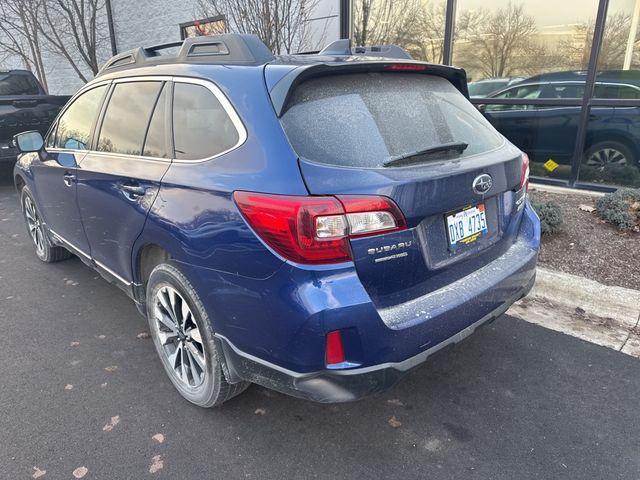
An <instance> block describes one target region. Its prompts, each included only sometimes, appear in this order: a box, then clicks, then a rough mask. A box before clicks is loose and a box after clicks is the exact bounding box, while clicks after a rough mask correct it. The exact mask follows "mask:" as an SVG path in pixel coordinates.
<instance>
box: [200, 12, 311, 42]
mask: <svg viewBox="0 0 640 480" xmlns="http://www.w3.org/2000/svg"><path fill="white" fill-rule="evenodd" d="M318 3H319V0H198V5H199V10H200V13H201V14H202V15H204V16H210V15H223V16H224V18H225V21H226V28H227V30H228V31H230V32H241V33H253V34H255V35H257V36H259V37H260V38H261V39H262V41H263V42H264V43H265V45H266V46H267V47H268V48H269V49H271V51H272V52H274V53H294V52H298V51H305V50H308V49H309V48H310V46H311V41H310V40H311V27H310V23H309V22H310V20H311V14H312V12H313V9H314V8H315V7H316V6H317V5H318Z"/></svg>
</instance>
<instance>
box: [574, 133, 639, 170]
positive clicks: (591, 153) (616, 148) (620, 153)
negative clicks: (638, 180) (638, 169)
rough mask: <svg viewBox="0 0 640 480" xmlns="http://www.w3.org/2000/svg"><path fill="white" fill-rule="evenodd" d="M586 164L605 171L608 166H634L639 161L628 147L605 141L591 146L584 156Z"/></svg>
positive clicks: (619, 143)
mask: <svg viewBox="0 0 640 480" xmlns="http://www.w3.org/2000/svg"><path fill="white" fill-rule="evenodd" d="M584 162H585V163H584V164H585V165H588V166H590V167H594V168H599V169H601V170H602V169H604V168H605V167H606V166H608V165H620V166H624V165H629V166H634V165H636V164H637V160H636V158H635V155H634V153H633V150H631V149H630V148H629V147H628V146H627V145H625V144H624V143H621V142H616V141H609V140H605V141H603V142H598V143H595V144H593V145H592V146H590V147H589V148H588V149H587V151H586V152H585V154H584Z"/></svg>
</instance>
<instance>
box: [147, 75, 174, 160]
mask: <svg viewBox="0 0 640 480" xmlns="http://www.w3.org/2000/svg"><path fill="white" fill-rule="evenodd" d="M168 91H169V88H168V87H167V85H165V86H164V88H163V89H162V93H161V94H160V97H158V101H157V102H156V108H155V109H154V111H153V116H152V117H151V121H150V122H149V130H148V131H147V138H146V139H145V141H144V148H143V150H142V152H143V153H142V154H143V155H144V156H145V157H158V158H168V155H167V148H166V142H165V137H166V136H165V113H166V101H167V95H168V93H167V92H168Z"/></svg>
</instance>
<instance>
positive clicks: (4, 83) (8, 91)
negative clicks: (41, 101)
mask: <svg viewBox="0 0 640 480" xmlns="http://www.w3.org/2000/svg"><path fill="white" fill-rule="evenodd" d="M39 94H40V88H39V87H38V84H37V83H36V82H35V80H34V79H33V78H31V76H29V75H23V74H15V73H14V74H12V73H4V74H2V73H0V95H39Z"/></svg>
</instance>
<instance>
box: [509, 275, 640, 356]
mask: <svg viewBox="0 0 640 480" xmlns="http://www.w3.org/2000/svg"><path fill="white" fill-rule="evenodd" d="M507 313H508V314H511V315H513V316H515V317H518V318H520V319H522V320H525V321H528V322H531V323H536V324H538V325H541V326H543V327H546V328H550V329H552V330H556V331H559V332H562V333H566V334H568V335H572V336H575V337H578V338H581V339H582V340H586V341H588V342H592V343H596V344H598V345H602V346H605V347H608V348H613V349H615V350H618V351H621V352H623V353H626V354H629V355H633V356H635V357H638V358H640V291H638V290H632V289H629V288H622V287H611V286H607V285H603V284H601V283H599V282H596V281H595V280H589V279H587V278H584V277H579V276H576V275H571V274H568V273H563V272H558V271H554V270H548V269H546V268H540V267H538V269H537V279H536V284H535V286H534V287H533V289H532V290H531V292H530V293H529V295H528V296H527V297H526V298H524V299H522V300H520V301H518V302H516V303H515V304H514V305H513V306H512V307H511V309H510V310H509V311H508V312H507Z"/></svg>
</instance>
